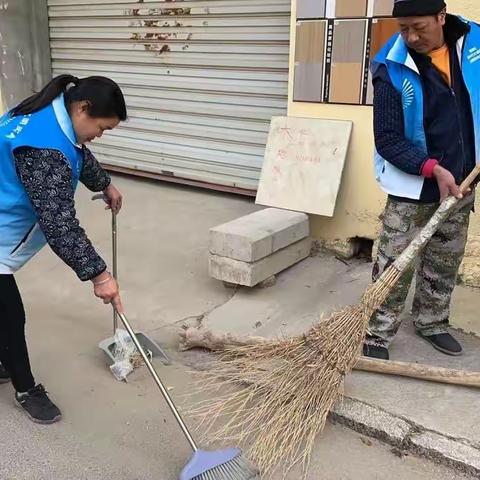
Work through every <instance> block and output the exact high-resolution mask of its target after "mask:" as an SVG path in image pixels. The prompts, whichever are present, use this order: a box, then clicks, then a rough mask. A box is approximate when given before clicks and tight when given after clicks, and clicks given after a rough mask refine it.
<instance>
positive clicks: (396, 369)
mask: <svg viewBox="0 0 480 480" xmlns="http://www.w3.org/2000/svg"><path fill="white" fill-rule="evenodd" d="M354 368H355V370H361V371H364V372H374V373H385V374H388V375H398V376H400V377H409V378H416V379H419V380H427V381H429V382H437V383H446V384H450V385H461V386H464V387H476V388H480V372H465V371H462V370H451V369H448V368H440V367H432V366H430V365H421V364H417V363H407V362H393V361H385V360H376V359H372V358H364V357H360V358H359V359H358V362H357V364H356V365H355V367H354Z"/></svg>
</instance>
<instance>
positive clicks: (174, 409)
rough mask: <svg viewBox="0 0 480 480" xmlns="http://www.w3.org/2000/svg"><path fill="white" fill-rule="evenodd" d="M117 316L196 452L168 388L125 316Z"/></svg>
mask: <svg viewBox="0 0 480 480" xmlns="http://www.w3.org/2000/svg"><path fill="white" fill-rule="evenodd" d="M118 316H119V317H120V320H121V321H122V323H123V325H124V326H125V329H126V330H127V332H128V334H129V335H130V337H131V338H132V340H133V343H134V344H135V346H136V347H137V349H138V351H139V352H140V355H141V356H142V358H143V361H144V362H145V365H146V366H147V368H148V370H149V372H150V374H151V375H152V377H153V379H154V380H155V383H156V384H157V386H158V388H159V389H160V391H161V392H162V395H163V397H164V398H165V401H166V402H167V404H168V406H169V407H170V410H171V411H172V413H173V416H174V417H175V420H176V421H177V423H178V425H179V426H180V428H181V429H182V431H183V434H184V435H185V437H186V438H187V440H188V443H190V446H191V447H192V449H193V451H194V452H196V451H197V450H198V447H197V445H196V443H195V440H194V439H193V437H192V435H191V434H190V432H189V431H188V428H187V426H186V425H185V422H184V421H183V419H182V417H181V416H180V413H179V412H178V410H177V407H176V406H175V404H174V403H173V400H172V398H171V397H170V394H169V393H168V390H167V389H166V388H165V385H164V384H163V382H162V380H161V379H160V377H159V376H158V374H157V372H156V370H155V368H154V367H153V365H152V362H151V361H150V359H149V358H148V356H147V354H146V353H145V350H144V349H143V347H142V345H141V344H140V342H139V341H138V339H137V336H136V335H135V332H134V331H133V329H132V327H131V326H130V323H129V322H128V320H127V317H126V316H125V315H124V314H123V313H118Z"/></svg>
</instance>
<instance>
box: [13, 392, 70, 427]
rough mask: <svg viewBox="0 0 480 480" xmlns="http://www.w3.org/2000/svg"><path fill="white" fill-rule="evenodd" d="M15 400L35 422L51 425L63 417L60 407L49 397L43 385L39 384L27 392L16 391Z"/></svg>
mask: <svg viewBox="0 0 480 480" xmlns="http://www.w3.org/2000/svg"><path fill="white" fill-rule="evenodd" d="M15 400H16V402H17V404H18V405H19V406H20V407H21V408H23V410H25V413H26V414H27V415H28V416H29V417H30V419H31V420H32V421H33V422H35V423H41V424H43V425H50V424H51V423H56V422H58V421H60V420H61V418H62V413H61V412H60V409H59V408H58V407H57V406H56V405H55V404H54V403H53V402H52V401H51V400H50V399H49V398H48V395H47V391H46V390H45V388H44V387H43V385H37V386H36V387H33V388H31V389H30V390H29V391H28V392H26V393H15Z"/></svg>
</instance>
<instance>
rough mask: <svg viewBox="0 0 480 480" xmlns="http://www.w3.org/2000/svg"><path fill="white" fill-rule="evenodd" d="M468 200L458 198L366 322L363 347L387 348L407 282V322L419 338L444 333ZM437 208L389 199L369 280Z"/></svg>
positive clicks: (471, 198) (470, 199)
mask: <svg viewBox="0 0 480 480" xmlns="http://www.w3.org/2000/svg"><path fill="white" fill-rule="evenodd" d="M474 200H475V199H474V195H473V194H472V195H469V196H468V197H466V198H464V199H463V200H462V201H460V202H459V204H458V205H457V206H456V207H455V211H454V212H453V213H452V215H451V216H450V218H449V219H448V220H447V221H446V222H445V223H444V224H443V225H442V226H441V227H440V228H439V230H438V231H437V233H436V234H435V236H434V237H433V238H432V240H431V241H430V242H429V243H428V245H427V246H426V247H425V249H424V251H423V253H422V254H421V255H420V256H419V258H418V262H417V265H414V266H412V268H411V269H410V270H409V271H407V272H406V273H405V274H404V275H403V277H402V278H401V280H400V281H399V283H398V285H397V287H396V289H395V291H394V292H393V293H392V294H391V295H390V297H389V298H388V300H387V301H386V302H385V303H384V304H383V305H382V307H380V308H379V309H378V310H377V312H376V313H375V314H374V315H373V316H372V318H371V320H370V326H369V331H368V336H367V343H369V344H374V345H380V346H384V347H388V346H389V345H390V343H391V342H392V340H393V338H394V336H395V334H396V333H397V331H398V329H399V328H400V323H401V319H400V315H401V313H402V312H403V310H404V308H405V301H406V299H407V296H408V293H409V290H410V286H411V284H412V280H413V276H414V274H415V272H416V288H415V296H414V300H413V308H412V316H413V320H414V323H415V327H416V329H417V331H418V332H420V333H422V334H423V335H436V334H439V333H444V332H445V331H446V330H447V327H448V324H449V315H450V300H451V296H452V292H453V289H454V287H455V284H456V280H457V274H458V269H459V267H460V264H461V263H462V260H463V256H464V253H465V244H466V242H467V235H468V225H469V219H470V212H471V210H472V208H473V204H474ZM437 207H438V205H437V204H414V203H407V202H399V201H397V200H393V199H389V200H388V202H387V206H386V208H385V211H384V213H383V230H382V233H381V236H380V240H379V247H378V256H377V259H376V262H375V264H374V267H373V280H374V281H375V280H376V279H377V278H378V276H379V275H380V274H381V273H382V272H383V271H384V270H385V269H386V268H387V267H388V266H389V265H390V264H391V263H392V262H393V261H394V260H395V259H396V258H397V256H398V255H399V254H400V253H402V251H403V250H404V249H405V248H406V247H407V246H408V244H409V243H410V242H411V241H412V240H413V238H414V237H415V235H416V234H417V233H418V232H419V230H420V229H421V228H422V227H423V226H424V225H425V224H426V223H427V221H428V220H429V219H430V217H431V216H432V215H433V213H434V212H435V210H436V208H437Z"/></svg>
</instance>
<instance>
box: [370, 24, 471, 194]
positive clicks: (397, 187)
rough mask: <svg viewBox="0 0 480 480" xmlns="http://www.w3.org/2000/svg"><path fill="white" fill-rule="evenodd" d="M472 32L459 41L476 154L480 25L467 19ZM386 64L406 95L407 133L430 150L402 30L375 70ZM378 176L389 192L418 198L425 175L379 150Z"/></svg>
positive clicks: (417, 78)
mask: <svg viewBox="0 0 480 480" xmlns="http://www.w3.org/2000/svg"><path fill="white" fill-rule="evenodd" d="M466 23H468V25H469V26H470V32H469V33H468V34H467V35H465V36H464V37H462V38H461V39H460V40H459V41H458V42H457V54H458V56H459V59H460V65H461V69H462V74H463V78H464V81H465V85H466V87H467V90H468V92H469V94H470V102H471V105H472V115H473V124H474V132H475V154H476V161H477V163H479V161H480V158H479V153H480V27H479V26H478V25H477V24H476V23H474V22H466ZM380 65H385V66H386V68H387V71H388V74H389V76H390V79H391V81H392V84H393V86H394V87H395V89H396V90H397V91H398V92H399V93H400V94H401V96H402V103H403V117H404V124H405V125H404V127H405V137H406V138H407V139H408V140H409V141H410V142H412V143H413V144H414V145H415V146H417V147H418V148H420V149H422V150H423V151H424V152H425V154H427V153H428V150H427V143H426V135H425V129H424V111H423V89H422V82H421V78H420V73H419V71H418V68H417V66H416V64H415V62H414V61H413V58H412V57H411V55H410V54H409V53H408V49H407V46H406V44H405V42H404V41H403V39H402V37H401V35H400V34H397V35H395V36H394V37H392V38H391V39H390V40H389V41H388V43H387V44H386V45H385V46H384V47H383V48H382V50H380V52H379V53H378V54H377V56H376V57H375V58H374V60H373V62H372V73H373V74H375V71H376V69H378V68H379V66H380ZM375 176H376V178H377V181H378V182H379V184H380V186H381V187H382V189H383V191H385V192H386V193H387V194H389V195H394V196H397V197H403V198H410V199H414V200H418V199H419V198H420V195H421V193H422V188H423V183H424V178H423V177H421V176H416V175H409V174H407V173H405V172H402V171H401V170H399V169H398V168H396V167H395V166H394V165H392V164H391V163H389V162H387V161H386V160H385V159H384V158H382V157H381V156H380V155H379V154H378V152H375Z"/></svg>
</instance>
